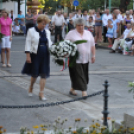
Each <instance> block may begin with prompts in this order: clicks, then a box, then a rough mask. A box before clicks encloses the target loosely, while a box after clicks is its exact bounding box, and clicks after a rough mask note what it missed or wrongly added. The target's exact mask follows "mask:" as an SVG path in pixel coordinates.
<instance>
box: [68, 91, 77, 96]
mask: <svg viewBox="0 0 134 134" xmlns="http://www.w3.org/2000/svg"><path fill="white" fill-rule="evenodd" d="M69 94H70V95H73V96H77V94H74V93H72V92H71V91H70V92H69Z"/></svg>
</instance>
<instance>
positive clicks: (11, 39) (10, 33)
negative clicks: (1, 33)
mask: <svg viewBox="0 0 134 134" xmlns="http://www.w3.org/2000/svg"><path fill="white" fill-rule="evenodd" d="M10 41H12V24H11V25H10Z"/></svg>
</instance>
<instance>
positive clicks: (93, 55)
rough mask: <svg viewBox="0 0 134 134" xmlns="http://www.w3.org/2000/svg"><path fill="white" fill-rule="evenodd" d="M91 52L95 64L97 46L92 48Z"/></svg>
mask: <svg viewBox="0 0 134 134" xmlns="http://www.w3.org/2000/svg"><path fill="white" fill-rule="evenodd" d="M91 52H92V58H91V60H92V63H94V62H95V46H92V47H91Z"/></svg>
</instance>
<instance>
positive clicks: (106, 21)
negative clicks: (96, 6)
mask: <svg viewBox="0 0 134 134" xmlns="http://www.w3.org/2000/svg"><path fill="white" fill-rule="evenodd" d="M112 18H113V17H112V15H111V14H108V15H107V14H104V15H103V17H102V23H103V26H107V24H108V20H109V19H112Z"/></svg>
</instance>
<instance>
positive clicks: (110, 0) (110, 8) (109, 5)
mask: <svg viewBox="0 0 134 134" xmlns="http://www.w3.org/2000/svg"><path fill="white" fill-rule="evenodd" d="M109 11H110V12H111V0H109Z"/></svg>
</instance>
